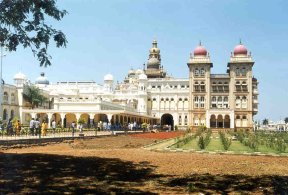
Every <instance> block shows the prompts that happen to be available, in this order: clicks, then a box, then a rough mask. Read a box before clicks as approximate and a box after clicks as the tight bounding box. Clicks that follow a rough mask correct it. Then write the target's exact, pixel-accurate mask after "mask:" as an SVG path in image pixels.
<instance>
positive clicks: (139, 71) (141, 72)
mask: <svg viewBox="0 0 288 195" xmlns="http://www.w3.org/2000/svg"><path fill="white" fill-rule="evenodd" d="M143 73H144V71H143V70H141V69H137V70H136V74H143Z"/></svg>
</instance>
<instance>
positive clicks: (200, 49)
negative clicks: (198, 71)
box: [194, 45, 207, 56]
mask: <svg viewBox="0 0 288 195" xmlns="http://www.w3.org/2000/svg"><path fill="white" fill-rule="evenodd" d="M206 55H207V50H206V49H205V47H203V46H202V45H199V46H197V47H196V48H195V49H194V56H206Z"/></svg>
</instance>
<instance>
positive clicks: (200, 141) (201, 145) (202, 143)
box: [198, 135, 206, 150]
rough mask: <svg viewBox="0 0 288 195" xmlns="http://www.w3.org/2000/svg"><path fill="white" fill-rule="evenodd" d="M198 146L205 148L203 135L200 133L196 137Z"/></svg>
mask: <svg viewBox="0 0 288 195" xmlns="http://www.w3.org/2000/svg"><path fill="white" fill-rule="evenodd" d="M198 146H199V148H200V149H201V150H204V149H205V148H206V146H205V141H204V137H203V136H202V135H201V136H200V137H199V139H198Z"/></svg>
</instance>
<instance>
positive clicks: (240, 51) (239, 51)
mask: <svg viewBox="0 0 288 195" xmlns="http://www.w3.org/2000/svg"><path fill="white" fill-rule="evenodd" d="M247 53H248V51H247V48H246V47H245V46H244V45H242V44H240V45H237V46H236V47H235V48H234V55H247Z"/></svg>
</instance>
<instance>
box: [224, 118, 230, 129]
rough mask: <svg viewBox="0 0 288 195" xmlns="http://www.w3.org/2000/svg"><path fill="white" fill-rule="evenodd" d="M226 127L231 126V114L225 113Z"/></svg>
mask: <svg viewBox="0 0 288 195" xmlns="http://www.w3.org/2000/svg"><path fill="white" fill-rule="evenodd" d="M224 128H230V116H229V115H225V118H224Z"/></svg>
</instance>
